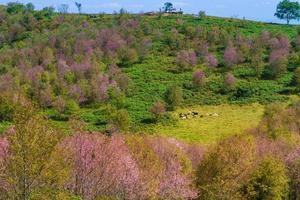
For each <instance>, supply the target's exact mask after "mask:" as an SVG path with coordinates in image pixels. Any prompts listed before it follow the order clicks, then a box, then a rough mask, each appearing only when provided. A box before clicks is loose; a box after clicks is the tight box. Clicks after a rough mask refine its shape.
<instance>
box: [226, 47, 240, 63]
mask: <svg viewBox="0 0 300 200" xmlns="http://www.w3.org/2000/svg"><path fill="white" fill-rule="evenodd" d="M224 63H225V65H226V67H228V68H232V67H233V66H234V65H236V64H237V63H238V53H237V51H236V48H234V47H233V46H232V45H229V46H228V47H227V48H226V49H225V52H224Z"/></svg>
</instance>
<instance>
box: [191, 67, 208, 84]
mask: <svg viewBox="0 0 300 200" xmlns="http://www.w3.org/2000/svg"><path fill="white" fill-rule="evenodd" d="M193 83H194V85H195V86H197V87H203V86H204V85H205V83H206V75H205V73H204V72H203V71H200V70H198V71H196V72H194V74H193Z"/></svg>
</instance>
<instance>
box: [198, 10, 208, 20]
mask: <svg viewBox="0 0 300 200" xmlns="http://www.w3.org/2000/svg"><path fill="white" fill-rule="evenodd" d="M198 17H199V19H204V18H205V17H206V13H205V11H204V10H200V11H199V13H198Z"/></svg>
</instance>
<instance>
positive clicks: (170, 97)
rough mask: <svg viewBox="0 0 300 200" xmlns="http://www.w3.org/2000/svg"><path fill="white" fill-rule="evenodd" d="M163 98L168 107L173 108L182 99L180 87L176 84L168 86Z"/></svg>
mask: <svg viewBox="0 0 300 200" xmlns="http://www.w3.org/2000/svg"><path fill="white" fill-rule="evenodd" d="M165 99H166V103H167V104H168V107H169V109H170V110H174V109H175V107H176V106H179V105H180V104H181V102H182V101H183V97H182V89H181V88H180V87H178V86H176V85H174V86H171V87H169V88H168V89H167V91H166V93H165Z"/></svg>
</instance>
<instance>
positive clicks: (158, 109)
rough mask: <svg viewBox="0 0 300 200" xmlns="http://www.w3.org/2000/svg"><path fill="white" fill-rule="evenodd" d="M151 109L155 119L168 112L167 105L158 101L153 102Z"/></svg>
mask: <svg viewBox="0 0 300 200" xmlns="http://www.w3.org/2000/svg"><path fill="white" fill-rule="evenodd" d="M149 111H150V112H151V113H152V114H153V115H154V116H155V119H156V120H158V119H159V118H160V117H161V116H162V115H163V114H164V113H165V112H166V106H165V104H163V103H161V102H159V101H158V102H156V103H154V104H153V106H152V107H151V108H150V110H149Z"/></svg>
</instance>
